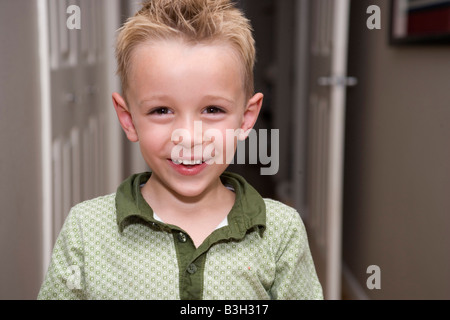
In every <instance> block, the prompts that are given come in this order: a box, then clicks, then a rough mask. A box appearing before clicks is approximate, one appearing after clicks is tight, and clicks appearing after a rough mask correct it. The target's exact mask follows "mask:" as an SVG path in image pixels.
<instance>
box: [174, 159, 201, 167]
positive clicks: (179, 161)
mask: <svg viewBox="0 0 450 320" xmlns="http://www.w3.org/2000/svg"><path fill="white" fill-rule="evenodd" d="M173 163H175V164H184V165H185V166H193V165H195V164H201V163H202V160H179V159H175V160H173Z"/></svg>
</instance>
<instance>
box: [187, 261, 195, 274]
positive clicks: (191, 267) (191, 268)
mask: <svg viewBox="0 0 450 320" xmlns="http://www.w3.org/2000/svg"><path fill="white" fill-rule="evenodd" d="M187 272H189V273H190V274H194V273H195V272H197V266H196V265H195V264H193V263H191V264H190V265H189V267H188V268H187Z"/></svg>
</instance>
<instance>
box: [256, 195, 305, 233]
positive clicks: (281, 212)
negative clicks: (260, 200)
mask: <svg viewBox="0 0 450 320" xmlns="http://www.w3.org/2000/svg"><path fill="white" fill-rule="evenodd" d="M264 203H265V205H266V223H267V225H268V226H270V225H271V226H275V228H276V229H278V228H279V227H281V226H285V227H286V228H289V227H291V228H292V227H293V228H300V229H304V224H303V221H302V218H301V216H300V214H299V212H298V211H297V210H296V209H295V208H293V207H291V206H289V205H287V204H285V203H282V202H280V201H277V200H274V199H270V198H264Z"/></svg>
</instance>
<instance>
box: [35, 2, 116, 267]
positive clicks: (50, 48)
mask: <svg viewBox="0 0 450 320" xmlns="http://www.w3.org/2000/svg"><path fill="white" fill-rule="evenodd" d="M38 3H39V6H38V8H39V15H38V18H39V46H40V69H41V70H40V77H41V79H40V80H41V96H42V98H41V104H42V110H43V111H42V119H41V123H42V130H43V133H42V149H43V151H42V153H43V158H42V163H43V164H42V175H43V187H42V189H43V215H44V219H43V220H44V222H43V256H44V258H43V260H44V266H43V269H44V271H45V270H46V269H47V264H48V262H49V259H50V254H51V249H52V247H53V244H54V242H55V240H56V237H57V236H58V234H59V232H60V229H61V227H62V225H63V223H64V220H65V218H66V216H67V214H68V213H69V210H70V208H71V207H72V206H73V205H75V204H77V203H79V202H81V201H83V200H87V199H90V198H93V197H96V196H98V195H102V194H105V193H107V192H111V191H113V190H111V188H110V185H111V184H114V185H115V186H117V181H113V179H114V178H112V177H115V176H117V177H119V176H118V174H119V173H120V161H117V159H119V158H120V153H118V152H117V151H118V147H114V148H111V146H112V145H115V146H120V142H121V140H120V136H119V135H118V134H117V132H120V129H118V128H119V125H118V123H117V121H116V120H113V121H114V122H112V121H111V118H112V117H111V113H114V112H113V107H112V102H111V98H110V97H111V92H112V91H113V90H114V91H115V90H117V83H115V82H114V80H111V79H113V78H114V76H113V73H114V71H115V70H112V69H114V66H112V63H111V61H112V60H113V50H112V49H111V48H112V47H113V46H112V44H113V41H114V33H115V31H116V29H117V28H118V27H119V17H120V15H119V11H118V8H119V6H118V2H117V1H111V0H108V1H106V0H96V1H91V0H40V1H39V2H38ZM113 118H115V117H113ZM115 132H116V133H115ZM117 137H119V138H117ZM111 176H112V177H111ZM120 178H121V177H119V179H120ZM116 180H117V179H116Z"/></svg>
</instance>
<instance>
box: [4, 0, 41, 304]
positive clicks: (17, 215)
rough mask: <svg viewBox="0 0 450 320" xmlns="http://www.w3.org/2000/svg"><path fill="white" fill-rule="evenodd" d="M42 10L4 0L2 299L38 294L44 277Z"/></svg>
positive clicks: (31, 5)
mask: <svg viewBox="0 0 450 320" xmlns="http://www.w3.org/2000/svg"><path fill="white" fill-rule="evenodd" d="M25 8H26V10H25ZM36 10H37V8H36V3H35V2H31V1H23V0H21V1H15V0H8V1H4V0H3V1H1V2H0V21H1V26H2V27H1V28H0V179H1V182H0V204H1V210H0V253H1V260H0V299H35V298H36V296H37V293H38V290H39V287H40V285H41V281H42V272H43V271H42V267H41V264H42V258H41V256H42V246H41V240H40V239H41V236H42V234H41V229H42V228H41V226H42V209H41V208H42V202H41V199H42V194H41V185H42V180H41V178H42V177H41V160H40V159H41V151H40V150H41V149H40V148H41V146H40V111H41V108H40V103H39V101H40V93H39V81H38V80H39V64H38V63H39V62H38V58H39V56H38V44H37V41H38V40H37V39H38V34H37V21H36V17H37V15H36ZM4 26H8V27H7V28H5V27H4Z"/></svg>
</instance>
